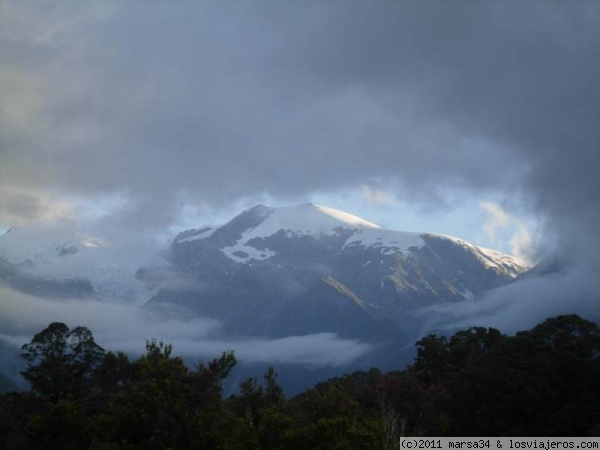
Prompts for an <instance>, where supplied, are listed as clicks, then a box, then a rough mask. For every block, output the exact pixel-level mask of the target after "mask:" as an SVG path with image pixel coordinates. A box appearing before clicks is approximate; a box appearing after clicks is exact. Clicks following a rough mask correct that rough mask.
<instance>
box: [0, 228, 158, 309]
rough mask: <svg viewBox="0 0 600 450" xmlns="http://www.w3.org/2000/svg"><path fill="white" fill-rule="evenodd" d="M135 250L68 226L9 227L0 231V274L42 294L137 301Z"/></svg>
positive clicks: (141, 293)
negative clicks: (2, 232)
mask: <svg viewBox="0 0 600 450" xmlns="http://www.w3.org/2000/svg"><path fill="white" fill-rule="evenodd" d="M143 262H144V260H143V259H140V258H139V257H138V256H137V255H135V254H133V253H131V252H125V251H123V250H122V248H120V247H115V246H111V245H109V244H108V243H107V242H105V241H104V240H102V239H100V238H98V237H96V236H92V235H89V234H84V233H81V232H78V231H76V230H74V229H73V228H71V227H43V228H40V227H24V228H11V229H10V230H8V231H7V232H6V233H5V234H3V235H0V280H3V281H4V283H6V284H8V285H9V286H10V287H13V288H15V289H17V290H20V291H23V292H26V293H29V294H34V295H38V296H44V297H70V298H80V297H94V298H97V299H100V300H109V301H126V302H134V303H143V302H145V301H146V300H148V298H150V297H151V296H152V292H151V291H149V290H148V289H147V288H146V286H145V285H144V283H142V282H141V281H139V280H137V279H136V278H135V274H136V271H137V269H138V268H139V266H140V265H141V264H142V263H143Z"/></svg>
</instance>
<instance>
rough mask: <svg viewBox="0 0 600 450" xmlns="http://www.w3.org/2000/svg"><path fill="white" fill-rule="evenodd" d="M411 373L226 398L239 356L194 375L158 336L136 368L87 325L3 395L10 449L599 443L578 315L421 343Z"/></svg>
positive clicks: (259, 387)
mask: <svg viewBox="0 0 600 450" xmlns="http://www.w3.org/2000/svg"><path fill="white" fill-rule="evenodd" d="M416 347H417V356H416V358H415V361H414V364H412V365H410V366H408V367H407V368H406V369H404V370H399V371H393V372H387V373H382V372H380V371H379V370H377V369H375V368H373V369H371V370H369V371H368V372H355V373H352V374H348V375H344V376H341V377H337V378H332V379H329V380H327V381H324V382H322V383H319V384H317V385H316V386H315V387H314V388H311V389H308V390H307V391H305V392H303V393H301V394H299V395H296V396H294V397H293V398H290V399H287V398H286V397H285V395H284V392H283V389H282V388H281V386H280V385H279V383H278V381H277V374H276V372H275V370H274V369H273V368H270V369H269V370H268V371H267V372H266V373H265V374H264V376H263V377H262V379H261V380H260V382H259V380H258V379H257V378H255V377H253V378H248V379H246V380H244V381H243V382H242V383H241V384H240V386H239V391H238V392H237V393H236V394H234V395H231V396H229V397H227V398H225V397H224V396H223V382H224V380H226V379H227V377H228V376H229V374H230V372H231V370H232V369H233V367H234V366H235V364H236V359H235V355H234V354H233V353H232V352H224V353H223V354H222V355H221V356H220V357H219V358H217V359H214V360H212V361H209V362H206V363H204V362H200V363H198V365H197V366H195V367H193V368H191V367H188V366H187V365H186V364H185V362H184V361H183V359H182V358H181V357H178V356H175V355H173V349H172V347H171V346H170V345H168V344H164V343H162V342H157V341H155V340H151V341H148V342H147V343H146V352H145V354H143V355H142V356H141V357H139V358H137V359H131V358H130V357H129V356H128V355H127V354H125V353H123V352H112V351H109V352H106V351H105V350H104V349H103V348H102V347H100V346H99V345H98V344H97V343H96V342H95V340H94V337H93V335H92V333H91V332H90V330H88V329H87V328H85V327H76V328H73V329H69V327H67V325H65V324H63V323H52V324H50V325H49V326H48V327H47V328H46V329H44V330H42V331H41V332H39V333H38V334H36V335H35V336H34V337H33V339H32V340H31V342H29V343H27V344H25V345H23V347H22V351H21V357H22V358H23V359H24V360H25V361H26V363H27V368H26V369H25V370H24V371H23V372H22V373H21V374H22V376H23V377H24V378H25V380H27V381H28V382H29V383H30V385H31V389H30V391H27V392H12V393H8V394H4V395H2V396H0V448H4V449H21V450H23V449H50V448H51V449H97V450H99V449H105V450H109V449H111V450H112V449H127V450H130V449H131V450H133V449H240V450H241V449H244V450H251V449H360V450H363V449H395V448H397V445H398V438H399V437H401V436H502V435H505V436H534V435H535V436H598V434H599V433H600V329H599V328H598V326H597V325H596V324H594V323H592V322H589V321H586V320H584V319H582V318H580V317H578V316H576V315H568V316H559V317H555V318H550V319H547V320H546V321H544V322H543V323H541V324H539V325H537V326H535V327H534V328H532V329H531V330H527V331H521V332H518V333H516V335H514V336H507V335H505V334H502V333H501V332H500V331H499V330H496V329H493V328H482V327H473V328H469V329H466V330H462V331H458V332H457V333H455V334H454V335H452V336H450V337H445V336H438V335H433V334H432V335H429V336H426V337H424V338H423V339H421V340H419V341H418V342H417V343H416Z"/></svg>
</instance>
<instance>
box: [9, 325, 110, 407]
mask: <svg viewBox="0 0 600 450" xmlns="http://www.w3.org/2000/svg"><path fill="white" fill-rule="evenodd" d="M103 356H104V349H103V348H102V347H100V346H99V345H98V344H96V342H95V340H94V337H93V336H92V333H91V331H90V330H88V329H87V328H86V327H76V328H74V329H72V330H69V327H67V326H66V325H65V324H64V323H59V322H54V323H51V324H50V325H49V326H48V327H47V328H46V329H44V330H42V331H40V332H39V333H37V334H36V335H35V336H34V337H33V339H32V340H31V342H30V343H28V344H25V345H23V347H21V358H23V359H24V360H25V361H26V362H27V369H25V370H24V371H23V372H21V375H22V376H23V378H25V379H26V380H27V381H29V382H30V383H31V389H32V391H33V392H35V393H37V394H39V395H41V396H42V397H44V398H46V399H48V400H50V401H52V402H58V401H59V400H61V399H65V398H66V397H67V396H72V397H73V398H82V397H84V396H85V395H86V394H87V393H89V391H90V389H91V386H92V377H93V374H94V370H95V368H96V367H97V366H98V364H99V363H100V361H101V360H102V357H103Z"/></svg>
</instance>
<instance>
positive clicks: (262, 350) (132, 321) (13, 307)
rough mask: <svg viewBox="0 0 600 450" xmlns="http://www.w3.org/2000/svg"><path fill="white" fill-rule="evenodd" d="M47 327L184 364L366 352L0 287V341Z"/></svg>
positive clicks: (319, 338) (311, 360) (355, 346)
mask: <svg viewBox="0 0 600 450" xmlns="http://www.w3.org/2000/svg"><path fill="white" fill-rule="evenodd" d="M51 322H64V323H66V324H67V325H68V326H69V327H75V326H78V325H82V326H86V327H87V328H89V329H90V330H91V331H92V332H93V333H94V336H95V338H96V341H97V342H98V343H99V344H100V345H102V346H103V347H104V348H106V349H107V350H123V351H126V352H128V353H131V354H141V353H143V351H144V343H145V341H146V340H148V339H157V340H159V341H163V342H165V343H168V344H172V345H173V349H174V352H175V353H176V354H178V355H182V356H184V357H186V358H198V359H206V358H212V357H214V356H218V355H219V354H220V353H221V352H223V351H228V350H233V351H235V353H236V356H237V358H238V359H239V360H240V361H242V362H247V363H254V362H261V363H274V364H277V363H291V364H302V365H311V366H340V365H344V364H347V363H350V362H352V361H354V360H356V359H357V358H359V357H361V356H363V355H365V354H366V353H368V352H369V351H370V350H371V346H370V345H369V344H366V343H363V342H360V341H357V340H351V339H341V338H339V337H338V336H337V335H335V334H334V333H317V334H309V335H304V336H289V337H284V338H279V339H268V338H256V337H246V338H244V337H236V338H235V339H228V338H226V337H223V336H222V335H220V333H219V331H220V328H221V327H220V324H219V322H218V321H216V320H213V319H208V318H197V317H189V316H185V315H182V314H181V312H178V311H170V310H165V311H161V312H160V313H157V312H156V311H152V312H150V311H147V310H144V309H141V308H139V307H137V306H134V305H131V306H130V305H123V304H115V303H101V302H97V301H94V300H50V299H41V298H37V297H32V296H29V295H25V294H22V293H19V292H16V291H14V290H11V289H7V288H4V287H0V339H2V340H3V341H4V342H6V343H8V344H10V345H12V346H14V347H15V349H17V348H18V347H20V346H21V345H23V344H24V343H26V342H29V341H30V340H31V338H32V337H33V335H34V334H35V333H37V332H39V331H41V330H42V329H44V328H45V327H46V326H47V325H48V324H49V323H51Z"/></svg>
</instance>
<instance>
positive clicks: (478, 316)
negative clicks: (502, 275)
mask: <svg viewBox="0 0 600 450" xmlns="http://www.w3.org/2000/svg"><path fill="white" fill-rule="evenodd" d="M598 275H600V272H598V270H597V269H596V268H590V267H576V268H572V269H571V270H568V271H565V272H559V273H554V274H552V275H548V276H545V277H535V276H530V277H525V278H523V279H521V280H519V281H517V282H515V283H512V284H510V285H508V286H505V287H502V288H499V289H496V290H493V291H491V292H490V293H489V294H487V295H486V297H484V298H483V299H480V300H479V301H477V302H462V303H453V304H451V305H450V304H437V305H433V306H431V307H427V308H423V309H421V310H419V311H417V313H416V314H417V316H418V317H420V318H422V319H425V321H426V325H425V326H424V330H428V331H427V332H430V331H431V330H432V329H433V330H436V329H437V330H457V329H464V328H468V327H472V326H486V327H488V326H490V327H494V328H497V329H500V330H501V331H503V332H505V333H514V332H516V331H519V330H525V329H529V328H531V327H533V326H534V325H536V324H538V323H540V322H543V321H544V320H545V319H546V318H548V317H554V316H558V315H563V314H579V315H580V316H582V317H583V318H585V319H587V320H593V321H596V322H598V323H600V306H599V304H598V292H600V277H599V276H598Z"/></svg>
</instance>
